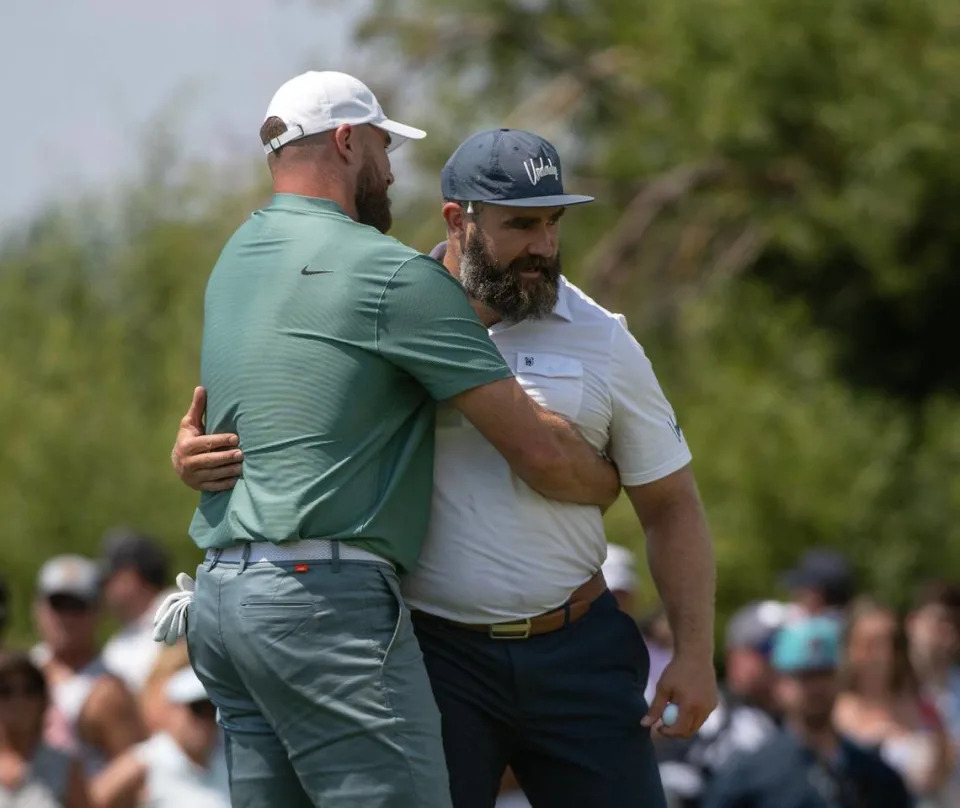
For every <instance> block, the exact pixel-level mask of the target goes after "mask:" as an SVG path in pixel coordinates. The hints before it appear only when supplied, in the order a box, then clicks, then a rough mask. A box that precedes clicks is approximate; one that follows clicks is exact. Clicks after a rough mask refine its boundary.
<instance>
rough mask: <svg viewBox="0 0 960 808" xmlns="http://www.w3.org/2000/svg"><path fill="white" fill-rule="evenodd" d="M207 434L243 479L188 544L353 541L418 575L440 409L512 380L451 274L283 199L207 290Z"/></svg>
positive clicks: (247, 226)
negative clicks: (224, 439) (220, 439)
mask: <svg viewBox="0 0 960 808" xmlns="http://www.w3.org/2000/svg"><path fill="white" fill-rule="evenodd" d="M201 365H202V367H201V376H202V383H203V385H204V386H205V387H206V388H207V431H208V432H211V433H213V432H236V433H237V434H238V435H239V436H240V447H241V448H242V449H243V454H244V462H243V476H242V477H240V479H239V480H238V481H237V484H236V486H235V487H234V488H233V489H231V490H230V491H224V492H218V493H204V494H203V495H202V496H201V500H200V505H199V507H198V508H197V511H196V514H195V515H194V518H193V522H192V524H191V527H190V534H191V536H192V537H193V539H194V540H195V541H196V543H197V544H198V545H199V546H200V547H201V548H210V547H226V546H228V545H231V544H233V543H235V542H237V541H243V540H254V541H271V542H278V543H279V542H285V541H296V540H299V539H343V540H346V541H349V542H351V543H352V544H355V545H356V546H358V547H362V548H364V549H367V550H370V551H372V552H375V553H379V554H380V555H383V556H385V557H387V558H389V559H391V560H392V561H395V562H396V563H397V564H399V565H400V566H401V567H402V568H407V569H409V568H410V567H411V566H412V565H413V563H414V562H415V561H416V559H417V556H418V554H419V552H420V545H421V543H422V541H423V539H424V536H425V535H426V530H427V520H428V519H429V515H430V499H431V496H432V493H433V448H434V414H435V402H436V401H440V400H443V399H447V398H450V397H451V396H455V395H457V394H458V393H461V392H463V391H464V390H469V389H470V388H473V387H478V386H480V385H483V384H487V383H489V382H493V381H496V380H498V379H505V378H508V377H509V376H510V375H511V374H510V369H509V368H508V367H507V365H506V363H505V362H504V361H503V358H502V357H501V356H500V353H499V352H498V351H497V349H496V347H495V346H494V345H493V343H492V342H491V341H490V338H489V336H488V335H487V331H486V329H485V328H484V327H483V325H482V324H481V323H480V321H479V320H478V319H477V317H476V315H475V314H474V312H473V309H472V308H471V307H470V304H469V302H468V301H467V297H466V294H465V293H464V291H463V289H462V288H461V286H460V284H459V283H458V282H457V281H456V280H455V279H453V278H452V277H451V276H450V275H449V274H448V273H447V272H446V271H445V270H444V268H443V267H442V266H441V265H440V264H438V263H437V262H435V261H434V260H432V259H431V258H428V257H426V256H424V255H421V254H420V253H418V252H416V251H415V250H412V249H410V248H409V247H406V246H404V245H403V244H401V243H400V242H398V241H397V240H395V239H393V238H390V237H389V236H385V235H382V234H381V233H379V232H378V231H377V230H376V229H374V228H372V227H367V226H365V225H361V224H358V223H357V222H355V221H353V220H352V219H351V218H350V217H348V216H347V215H346V214H345V213H344V212H343V210H342V209H341V208H340V207H339V206H338V205H337V204H336V203H334V202H331V201H329V200H325V199H317V198H313V197H303V196H295V195H292V194H278V195H276V196H275V197H274V199H273V201H272V203H271V204H270V205H269V206H268V207H266V208H265V209H263V210H259V211H257V212H256V213H254V214H253V216H252V217H251V218H250V219H249V220H248V221H247V222H246V223H244V224H243V225H242V226H241V227H240V229H239V230H237V232H236V233H235V234H234V235H233V237H232V238H231V239H230V241H229V242H228V243H227V245H226V246H225V247H224V250H223V252H222V253H221V255H220V259H219V260H218V261H217V264H216V266H215V267H214V269H213V272H212V274H211V276H210V280H209V282H208V284H207V292H206V300H205V310H204V329H203V352H202V360H201Z"/></svg>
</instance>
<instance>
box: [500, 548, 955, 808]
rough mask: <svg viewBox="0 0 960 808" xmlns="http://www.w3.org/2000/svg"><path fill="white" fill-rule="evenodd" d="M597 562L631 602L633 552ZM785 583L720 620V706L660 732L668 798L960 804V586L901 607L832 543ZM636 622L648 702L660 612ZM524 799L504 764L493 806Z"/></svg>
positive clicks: (926, 590)
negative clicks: (773, 595)
mask: <svg viewBox="0 0 960 808" xmlns="http://www.w3.org/2000/svg"><path fill="white" fill-rule="evenodd" d="M604 572H605V573H606V576H607V580H608V582H609V583H610V586H611V588H612V589H614V591H615V594H616V595H617V596H618V599H619V600H620V603H621V606H622V607H623V608H624V610H625V611H627V612H628V613H632V609H633V604H634V599H635V596H636V577H635V575H634V573H633V558H632V555H631V554H630V553H629V552H628V551H627V550H625V549H623V548H619V547H613V546H611V548H610V553H609V557H608V560H607V564H606V565H605V568H604ZM782 584H783V590H784V593H785V599H784V600H782V601H780V600H764V601H757V602H751V603H747V604H745V605H743V606H742V608H740V609H738V610H737V611H736V612H735V613H734V614H733V615H732V616H731V618H730V619H729V621H727V623H726V625H725V626H724V627H723V628H724V647H723V659H722V663H721V670H720V673H721V698H720V704H719V706H718V707H717V709H716V710H715V711H714V713H713V714H712V715H711V716H710V717H709V718H708V719H707V721H706V723H705V724H704V725H703V727H702V729H701V730H700V732H699V733H698V734H697V735H696V736H695V737H694V738H692V739H689V740H676V739H666V738H663V737H660V738H655V745H656V748H657V752H658V758H659V761H660V771H661V776H662V780H663V784H664V788H665V790H666V793H667V798H668V805H669V806H670V808H694V807H696V808H700V807H702V808H765V807H766V806H771V808H774V807H777V808H782V806H794V805H804V806H806V805H824V806H842V807H843V808H847V806H849V807H850V808H859V807H860V806H862V807H863V808H883V806H897V805H915V806H917V808H955V807H956V806H960V667H958V663H960V588H958V587H957V586H955V585H953V584H952V583H948V582H944V581H928V582H926V583H925V584H924V585H922V586H921V587H920V588H919V589H918V591H917V592H916V594H915V597H914V600H913V602H912V604H911V605H910V608H909V609H908V610H907V611H906V613H905V614H902V613H898V612H897V611H896V610H895V609H893V608H891V607H890V606H888V605H886V604H884V603H881V602H879V601H878V600H876V599H874V598H872V597H869V596H868V595H865V594H863V593H859V592H857V589H856V586H855V580H854V575H853V573H852V570H851V567H850V565H849V563H848V561H847V559H846V558H845V557H844V556H843V555H842V554H840V553H838V552H836V551H834V550H829V549H814V550H811V551H810V552H808V553H807V554H806V555H804V556H803V557H802V558H801V559H800V561H799V563H798V565H797V566H796V567H795V568H793V569H791V570H788V571H787V572H785V574H784V575H783V579H782ZM640 627H641V630H642V632H643V634H644V637H645V638H646V640H647V646H648V648H649V651H650V660H651V669H650V681H649V683H648V685H647V698H648V700H649V699H650V698H651V697H652V695H653V692H654V689H655V686H656V680H657V677H658V676H659V673H660V671H662V670H663V667H664V665H665V664H666V663H667V661H669V658H670V649H671V639H670V634H669V626H668V624H667V622H666V620H665V619H664V617H663V615H662V614H659V613H657V614H653V615H651V616H649V617H647V618H646V619H644V620H641V621H640ZM526 805H528V803H527V802H526V800H525V799H524V798H523V795H522V793H521V792H520V791H519V790H518V788H517V786H516V784H515V782H514V781H513V780H512V779H511V778H510V777H509V775H508V777H507V778H505V781H504V793H503V794H502V796H501V799H500V802H499V803H498V808H522V806H526Z"/></svg>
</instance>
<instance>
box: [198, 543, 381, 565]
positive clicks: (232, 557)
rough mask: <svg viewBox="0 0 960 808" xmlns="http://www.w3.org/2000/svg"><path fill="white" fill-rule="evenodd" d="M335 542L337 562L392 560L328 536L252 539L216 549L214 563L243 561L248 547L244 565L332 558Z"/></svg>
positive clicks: (211, 554) (210, 552)
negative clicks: (281, 540)
mask: <svg viewBox="0 0 960 808" xmlns="http://www.w3.org/2000/svg"><path fill="white" fill-rule="evenodd" d="M335 544H338V545H339V548H338V549H339V551H340V552H339V555H340V560H341V561H376V562H377V563H379V564H387V565H389V566H391V567H393V566H394V565H393V563H392V562H390V561H388V560H387V559H385V558H384V557H383V556H380V555H377V554H376V553H371V552H369V551H368V550H361V549H360V548H359V547H354V546H353V545H352V544H346V543H345V542H340V541H330V540H329V539H303V540H302V541H285V542H281V543H280V544H274V543H273V542H271V541H254V542H247V543H240V544H235V545H233V546H232V547H227V548H224V549H222V550H220V557H219V558H218V559H217V562H218V563H219V562H221V561H225V562H227V563H230V562H238V563H239V562H240V561H242V560H243V554H244V550H245V549H246V548H247V547H249V548H250V549H249V555H248V556H247V563H248V564H257V563H259V562H261V561H266V562H271V561H272V562H277V561H323V560H326V559H333V552H334V545H335ZM216 552H217V551H216V550H207V560H208V561H210V560H212V559H213V558H214V557H215V554H216Z"/></svg>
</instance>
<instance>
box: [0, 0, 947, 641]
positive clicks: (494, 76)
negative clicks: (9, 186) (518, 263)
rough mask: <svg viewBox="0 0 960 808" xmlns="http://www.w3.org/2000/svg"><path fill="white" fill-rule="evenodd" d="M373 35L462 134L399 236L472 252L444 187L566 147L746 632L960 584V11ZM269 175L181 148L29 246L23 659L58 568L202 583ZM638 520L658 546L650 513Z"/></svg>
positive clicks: (21, 417)
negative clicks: (205, 328)
mask: <svg viewBox="0 0 960 808" xmlns="http://www.w3.org/2000/svg"><path fill="white" fill-rule="evenodd" d="M321 17H322V8H318V21H319V19H320V18H321ZM357 37H358V48H357V55H356V64H353V65H349V66H339V67H341V69H349V70H352V71H353V72H356V73H357V74H358V75H360V76H361V77H363V78H364V79H365V80H366V81H367V82H368V83H369V84H371V86H373V87H374V88H375V90H376V91H377V93H378V95H380V96H381V100H382V101H383V102H384V106H385V107H386V108H387V109H388V110H396V112H391V114H395V115H396V116H397V117H402V118H404V119H410V120H411V122H413V123H422V124H423V125H424V126H425V128H427V129H428V130H429V131H430V138H429V139H428V140H427V141H425V142H424V143H423V144H418V145H410V146H407V147H406V148H405V149H403V150H402V151H401V152H400V153H399V155H398V156H399V159H400V162H399V164H398V166H397V169H396V173H397V174H398V178H399V182H398V187H397V189H396V193H395V198H396V202H395V207H396V213H397V216H396V220H397V224H396V227H395V234H396V235H397V236H398V237H399V238H401V239H403V240H406V241H407V242H408V243H411V244H413V245H414V246H416V247H418V248H420V249H424V250H426V249H429V248H430V247H431V246H433V244H434V243H435V242H436V241H438V240H439V239H440V238H441V237H442V234H443V228H442V226H441V222H440V219H439V214H438V211H439V205H438V199H439V182H438V175H439V169H440V167H441V166H442V164H443V162H444V161H445V159H446V157H447V156H448V155H449V153H450V152H451V151H452V149H453V148H454V147H455V146H456V144H457V143H458V142H459V141H460V140H462V139H463V138H464V137H465V136H466V135H467V134H469V133H470V132H472V131H475V130H477V129H479V128H484V127H490V126H496V125H505V126H516V127H523V128H528V129H533V130H535V131H537V132H538V133H540V134H542V135H544V136H546V137H548V138H549V139H551V140H553V141H554V143H555V144H556V145H557V146H558V147H559V148H560V151H561V155H562V156H563V158H564V161H565V173H566V175H567V176H566V183H567V185H568V186H569V187H570V188H573V189H575V190H581V191H583V192H585V193H591V194H593V195H595V196H596V197H597V198H598V202H597V203H595V204H594V205H590V206H587V207H584V208H578V209H577V210H576V211H572V212H571V215H569V216H568V217H566V218H565V219H564V226H563V249H564V261H565V272H566V274H567V275H568V276H569V277H570V278H571V279H572V280H574V282H576V283H578V284H579V285H580V286H581V287H582V288H584V289H585V290H586V291H587V292H588V293H590V294H591V295H593V296H594V297H595V298H596V299H597V300H598V301H599V302H601V303H603V304H604V305H606V306H607V307H608V308H611V309H613V310H616V311H620V312H623V313H625V314H626V315H627V317H628V320H629V322H630V324H631V327H632V329H633V331H634V333H635V334H636V335H637V337H638V338H639V339H640V341H641V342H642V343H643V344H644V345H645V347H646V348H647V351H648V353H649V354H650V356H651V358H652V360H653V362H654V365H655V367H656V369H657V371H658V374H659V375H660V377H661V381H662V382H663V385H664V387H665V388H666V390H667V393H668V395H669V397H670V398H671V400H672V402H673V403H674V405H675V407H676V409H677V411H678V415H679V416H680V418H681V423H682V425H683V426H684V428H685V431H686V433H687V437H688V439H689V441H690V443H691V446H692V448H693V451H694V456H695V467H696V471H697V476H698V479H699V482H700V486H701V489H702V493H703V496H704V499H705V502H706V504H707V508H708V512H709V516H710V520H711V524H712V527H713V531H714V535H715V538H716V543H717V554H718V560H719V564H720V579H719V598H720V611H721V614H724V613H726V612H728V611H729V610H730V609H731V608H733V607H735V606H736V605H738V604H739V603H741V602H742V601H743V600H745V599H747V598H749V597H754V596H765V595H769V594H772V593H775V592H776V588H775V587H776V579H777V574H778V573H779V572H780V571H781V570H782V569H784V568H785V567H787V566H788V565H789V564H791V563H792V562H793V560H794V559H795V558H796V557H797V556H798V555H799V554H800V553H801V552H802V550H803V549H804V548H805V547H807V546H810V545H813V544H821V545H832V546H837V547H840V548H842V549H843V550H844V551H846V552H847V553H848V554H849V556H850V558H851V559H852V560H853V562H854V563H855V565H856V567H857V569H858V573H859V575H860V579H861V583H862V585H863V586H864V587H865V588H870V589H872V590H874V591H875V592H877V593H879V594H880V595H881V596H883V597H885V598H888V599H891V600H893V601H895V602H897V603H902V602H903V600H904V599H905V598H908V597H909V596H910V594H911V591H912V588H913V586H914V584H915V583H916V582H917V581H918V580H919V579H921V578H922V577H924V576H929V575H947V576H952V577H957V576H958V575H960V526H958V524H957V522H955V521H954V520H955V518H956V516H957V514H958V511H960V473H958V471H960V403H958V393H960V363H958V362H957V361H956V358H955V354H956V347H957V344H958V339H957V333H958V328H957V320H958V318H957V316H956V314H955V312H957V311H958V310H960V272H958V269H960V267H958V264H960V83H958V82H957V76H960V5H958V4H957V3H955V2H953V0H901V2H898V3H891V2H887V0H807V2H804V3H796V2H787V0H767V1H766V2H764V3H755V2H751V1H750V0H675V2H672V3H657V2H652V0H589V1H588V0H488V2H486V3H482V4H478V3H475V2H468V0H379V2H375V3H374V4H373V8H372V10H371V11H370V13H369V15H368V16H367V18H366V19H365V20H363V21H362V23H361V24H360V26H359V28H358V31H357ZM318 67H321V68H328V67H333V66H331V65H326V64H323V63H322V62H321V63H318ZM266 100H267V99H251V103H256V104H263V105H265V103H266ZM401 110H402V112H401ZM251 134H252V136H254V137H255V133H251ZM173 167H175V168H176V170H173ZM255 168H256V169H257V172H256V173H254V172H253V171H252V170H246V168H245V167H244V168H243V169H241V170H236V171H231V172H229V174H228V175H227V176H224V175H217V174H214V173H212V172H211V171H210V170H208V169H205V168H204V167H202V166H180V165H176V160H175V158H174V156H173V155H172V154H171V152H170V151H169V150H167V149H164V148H160V147H158V148H154V149H153V150H152V151H151V152H150V156H149V160H148V163H147V170H146V171H145V172H144V176H143V177H142V180H141V182H139V183H137V184H136V186H135V187H131V188H129V189H127V190H125V191H123V192H122V193H121V194H120V195H119V197H117V198H115V199H113V200H112V201H110V202H107V201H93V202H86V203H83V204H77V205H73V206H68V207H66V208H58V209H51V210H50V211H49V212H48V213H46V214H44V215H43V216H41V217H39V218H38V219H37V220H36V221H34V222H33V223H31V224H30V225H29V226H28V227H26V228H25V229H23V230H22V231H20V232H13V233H9V234H8V235H7V237H6V239H5V240H4V242H3V245H2V248H0V340H2V344H3V351H2V352H0V381H2V383H0V423H2V424H4V433H5V434H4V435H3V442H2V445H3V456H4V463H3V465H2V466H0V514H2V519H3V524H4V527H5V547H6V553H5V556H4V570H3V571H4V573H5V574H6V575H7V576H8V577H9V578H10V579H11V581H12V583H13V585H14V589H15V592H16V597H17V604H16V607H17V608H16V616H17V623H16V627H17V630H18V632H19V633H20V635H21V636H23V635H24V633H25V632H26V631H27V629H28V607H29V598H30V594H31V589H32V583H33V576H34V575H35V573H36V569H37V567H38V565H39V563H40V561H41V560H42V559H44V558H45V557H47V556H49V555H51V554H53V553H55V552H61V551H63V550H65V549H72V550H80V551H86V552H90V553H94V552H96V549H97V547H98V544H99V539H100V535H101V533H102V532H103V531H104V530H105V529H106V528H108V527H110V526H111V525H115V524H132V525H136V526H139V527H141V528H143V529H144V530H147V531H150V532H153V533H155V534H157V535H158V536H161V537H162V538H163V539H164V540H165V541H166V542H168V543H169V545H170V546H171V547H172V548H173V549H174V550H175V553H176V558H177V563H178V564H181V565H184V566H189V565H190V564H192V563H193V562H194V561H195V559H196V557H197V554H196V552H195V551H194V550H192V549H191V545H190V543H189V541H188V540H187V539H186V537H185V528H186V525H187V524H188V520H189V518H190V513H191V509H192V507H193V503H194V497H193V496H192V495H191V494H190V492H188V491H186V490H185V489H183V488H182V487H181V486H180V485H179V483H178V482H177V481H176V480H175V479H174V478H173V475H172V472H171V471H170V470H169V464H168V452H169V447H170V443H171V440H172V437H173V434H174V431H175V427H176V423H177V421H178V419H179V417H180V415H181V414H182V411H183V410H184V409H185V408H186V406H187V404H188V402H189V398H190V393H191V390H192V388H193V385H194V383H195V380H196V376H197V367H198V354H199V335H200V330H201V326H202V323H201V316H202V295H203V288H204V283H205V280H206V276H207V274H208V272H209V269H210V267H211V266H212V264H213V262H214V260H215V258H216V255H217V253H218V251H219V249H220V247H221V245H222V243H223V241H224V240H225V238H226V237H227V236H228V235H229V233H230V232H231V231H232V230H233V229H234V228H235V227H236V226H237V225H238V224H239V223H240V222H241V221H242V219H243V217H244V216H245V215H246V212H247V211H249V210H250V209H251V208H253V207H255V206H256V205H257V204H258V203H259V202H260V201H261V200H262V199H264V198H266V186H265V184H264V182H265V171H264V169H263V167H262V166H256V167H255ZM607 519H608V527H609V536H610V539H611V540H613V541H618V542H621V543H623V544H627V545H630V546H632V547H634V548H635V549H640V548H641V547H642V535H641V534H640V531H639V529H638V527H637V525H636V521H635V519H634V518H633V516H632V514H631V513H630V511H629V507H628V506H627V505H626V503H625V502H624V501H621V502H620V503H618V505H617V506H616V507H615V508H614V509H613V510H612V511H611V512H610V514H609V515H608V517H607ZM645 595H646V602H647V603H648V604H649V603H650V602H651V597H652V594H651V587H650V586H649V583H648V585H647V587H646V591H645Z"/></svg>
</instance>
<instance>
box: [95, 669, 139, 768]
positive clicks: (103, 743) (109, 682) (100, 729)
mask: <svg viewBox="0 0 960 808" xmlns="http://www.w3.org/2000/svg"><path fill="white" fill-rule="evenodd" d="M78 723H79V731H80V735H81V737H82V738H83V739H84V740H85V741H87V742H88V743H90V744H92V745H93V746H95V747H96V748H97V749H99V750H100V751H101V752H102V753H103V755H104V757H106V758H107V760H113V759H114V758H115V757H118V756H119V755H120V754H122V753H123V752H126V751H127V749H129V748H130V747H131V746H133V745H134V744H135V743H139V742H140V741H142V740H144V737H145V732H144V729H143V724H142V722H141V721H140V713H139V711H138V709H137V703H136V701H135V700H134V698H133V696H132V695H131V694H130V691H129V690H127V688H126V686H125V685H124V684H123V682H121V681H120V680H119V679H117V678H116V677H114V676H102V677H100V679H99V680H98V681H97V683H96V684H95V685H94V687H93V690H91V691H90V696H89V698H88V699H87V702H86V704H84V706H83V710H82V712H81V713H80V719H79V722H78Z"/></svg>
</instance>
